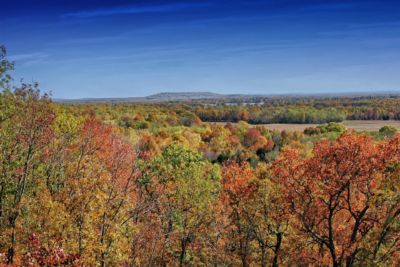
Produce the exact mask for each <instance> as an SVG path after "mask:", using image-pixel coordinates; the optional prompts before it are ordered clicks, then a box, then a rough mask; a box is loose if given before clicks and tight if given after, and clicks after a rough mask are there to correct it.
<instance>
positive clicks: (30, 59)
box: [9, 52, 49, 66]
mask: <svg viewBox="0 0 400 267" xmlns="http://www.w3.org/2000/svg"><path fill="white" fill-rule="evenodd" d="M48 57H49V55H48V54H46V53H43V52H33V53H27V54H17V55H10V57H9V58H10V60H12V61H15V62H16V63H17V64H21V65H23V66H30V65H34V64H36V63H40V62H43V61H44V60H45V59H46V58H48Z"/></svg>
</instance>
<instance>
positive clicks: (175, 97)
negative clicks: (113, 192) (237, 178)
mask: <svg viewBox="0 0 400 267" xmlns="http://www.w3.org/2000/svg"><path fill="white" fill-rule="evenodd" d="M390 96H393V97H400V91H387V92H348V93H318V94H317V93H316V94H310V93H291V94H289V93H288V94H218V93H213V92H160V93H156V94H152V95H149V96H145V97H109V98H107V97H104V98H78V99H61V98H55V99H53V100H54V101H55V102H61V103H96V102H138V103H139V102H149V103H151V102H173V101H191V100H202V99H204V100H207V99H208V100H210V99H215V100H218V99H233V100H237V99H240V98H243V99H249V98H306V97H311V98H326V97H329V98H330V97H332V98H334V97H354V98H356V97H390Z"/></svg>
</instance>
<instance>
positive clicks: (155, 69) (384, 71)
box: [0, 0, 400, 98]
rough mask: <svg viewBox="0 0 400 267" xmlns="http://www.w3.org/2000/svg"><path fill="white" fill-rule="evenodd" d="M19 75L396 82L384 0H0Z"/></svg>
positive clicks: (97, 88)
mask: <svg viewBox="0 0 400 267" xmlns="http://www.w3.org/2000/svg"><path fill="white" fill-rule="evenodd" d="M0 14H1V16H0V44H4V45H6V47H7V49H8V52H9V53H8V54H9V57H10V59H12V60H14V61H15V62H16V70H15V71H14V77H15V80H16V81H19V79H20V78H24V80H25V81H27V82H31V81H38V82H39V83H40V84H41V88H42V90H44V91H51V92H52V94H53V96H54V97H56V98H82V97H129V96H145V95H149V94H153V93H158V92H165V91H168V92H170V91H212V92H216V93H252V94H282V93H283V94H285V93H335V92H340V93H342V92H361V91H362V92H377V91H400V74H399V70H400V3H399V2H398V1H389V0H381V1H378V0H375V1H371V0H355V1H318V0H304V1H302V0H264V1H261V0H247V1H244V0H243V1H235V0H231V1H228V0H213V1H209V0H198V1H194V0H190V1H181V0H171V1H152V0H147V1H128V0H114V1H94V0H80V1H66V0H57V1H54V0H52V1H48V0H40V1H35V0H25V1H23V0H13V1H11V0H2V3H1V10H0Z"/></svg>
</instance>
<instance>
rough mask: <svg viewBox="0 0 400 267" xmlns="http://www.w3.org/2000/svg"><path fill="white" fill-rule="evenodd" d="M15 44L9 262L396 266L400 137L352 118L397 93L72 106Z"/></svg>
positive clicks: (1, 148)
mask: <svg viewBox="0 0 400 267" xmlns="http://www.w3.org/2000/svg"><path fill="white" fill-rule="evenodd" d="M5 52H6V51H5V49H2V51H1V55H0V56H1V58H0V60H1V63H0V89H1V93H0V152H1V153H0V162H1V163H0V265H1V266H243V267H246V266H274V267H275V266H399V264H400V261H399V259H400V220H399V218H400V193H399V192H400V135H399V134H397V129H396V128H395V127H392V126H385V127H382V128H381V129H380V130H379V131H378V132H359V131H351V130H348V129H346V127H345V126H344V125H343V124H342V123H341V122H342V121H344V120H355V119H357V120H366V119H369V120H399V119H400V97H398V96H377V97H320V98H318V97H317V98H312V97H310V98H302V97H297V98H296V97H294V98H268V97H264V98H261V100H260V99H243V98H241V99H236V100H229V102H230V103H229V105H227V104H226V102H227V101H228V100H224V99H218V100H210V99H208V100H204V101H201V100H197V101H193V102H191V101H176V102H173V101H172V102H162V103H114V102H112V103H111V102H102V103H64V102H59V101H53V100H52V99H51V97H50V96H49V95H47V94H45V93H41V92H40V91H39V85H38V84H29V83H21V84H19V85H15V84H16V83H14V82H12V69H13V67H14V66H13V63H12V62H10V61H9V60H8V59H7V56H6V53H5ZM245 102H246V103H251V105H250V104H247V105H246V104H244V103H245ZM289 122H291V123H316V124H319V125H318V126H310V127H308V128H307V129H306V130H304V131H303V132H300V131H277V130H270V129H267V128H265V127H264V126H263V125H260V124H265V123H289Z"/></svg>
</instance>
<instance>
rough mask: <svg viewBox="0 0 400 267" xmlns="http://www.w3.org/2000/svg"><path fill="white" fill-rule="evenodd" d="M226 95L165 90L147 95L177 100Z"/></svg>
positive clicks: (166, 99)
mask: <svg viewBox="0 0 400 267" xmlns="http://www.w3.org/2000/svg"><path fill="white" fill-rule="evenodd" d="M221 97H225V96H224V95H221V94H216V93H211V92H165V93H158V94H154V95H150V96H147V97H145V98H146V99H148V100H153V101H176V100H192V99H215V98H221Z"/></svg>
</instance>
